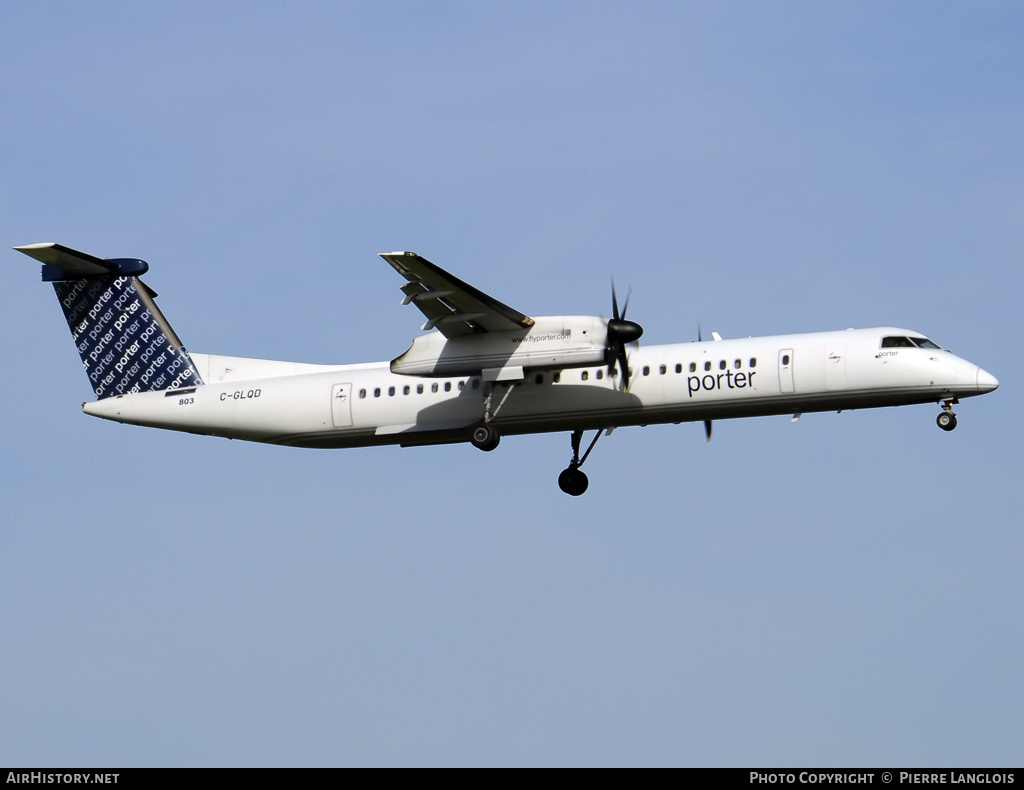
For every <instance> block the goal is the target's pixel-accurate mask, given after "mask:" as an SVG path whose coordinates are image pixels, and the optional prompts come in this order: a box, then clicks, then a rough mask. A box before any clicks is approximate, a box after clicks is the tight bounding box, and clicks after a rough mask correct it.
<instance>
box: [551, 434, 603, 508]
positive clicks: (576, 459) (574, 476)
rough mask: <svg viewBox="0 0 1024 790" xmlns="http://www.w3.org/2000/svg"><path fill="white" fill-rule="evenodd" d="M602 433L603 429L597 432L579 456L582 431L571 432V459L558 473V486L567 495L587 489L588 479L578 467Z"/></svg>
mask: <svg viewBox="0 0 1024 790" xmlns="http://www.w3.org/2000/svg"><path fill="white" fill-rule="evenodd" d="M603 433H604V431H603V430H599V431H598V432H597V436H595V437H594V440H593V441H592V442H591V443H590V446H589V447H587V451H586V452H585V453H583V457H582V458H581V457H580V442H582V441H583V431H573V432H572V437H571V438H570V439H569V441H570V443H571V444H572V460H571V461H570V462H569V466H568V467H567V468H566V469H563V470H562V473H561V474H560V475H558V487H559V488H561V489H562V490H563V491H564V492H565V493H567V494H568V495H569V496H580V495H581V494H583V493H584V492H585V491H586V490H587V486H588V485H590V481H589V480H588V479H587V476H586V475H585V474H584V473H583V472H581V471H580V467H581V466H583V462H584V461H586V460H587V456H589V455H590V451H591V450H593V449H594V445H595V444H597V440H598V439H600V438H601V434H603Z"/></svg>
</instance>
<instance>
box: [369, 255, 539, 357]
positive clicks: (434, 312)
mask: <svg viewBox="0 0 1024 790" xmlns="http://www.w3.org/2000/svg"><path fill="white" fill-rule="evenodd" d="M380 257H382V258H383V259H384V260H386V261H387V262H388V263H390V264H391V265H392V266H393V267H394V268H395V271H397V272H398V273H399V274H400V275H402V276H403V277H404V278H405V279H406V280H408V281H409V282H407V283H406V284H405V285H403V286H402V293H404V294H405V299H404V300H403V301H402V304H410V303H411V304H414V305H416V307H418V308H419V309H420V312H422V313H423V315H425V316H426V317H427V322H426V323H425V324H424V325H423V329H424V330H428V329H437V330H438V331H439V332H440V333H441V334H442V335H444V336H445V337H458V336H459V335H468V334H471V333H473V332H477V333H480V332H509V331H513V330H516V329H529V328H530V327H531V326H533V319H532V318H530V317H529V316H526V315H523V314H522V313H520V312H519V311H517V310H513V309H512V308H511V307H509V306H508V305H504V304H502V303H501V302H499V301H498V300H497V299H493V298H491V297H490V296H488V295H487V294H485V293H483V292H481V291H478V290H477V289H476V288H474V287H473V286H472V285H468V284H467V283H464V282H462V280H460V279H458V278H457V277H453V276H452V275H450V274H448V272H446V271H445V270H444V269H442V268H440V267H438V266H435V265H434V264H432V263H431V262H430V261H428V260H427V259H426V258H421V257H420V256H419V255H417V254H416V253H415V252H382V253H380Z"/></svg>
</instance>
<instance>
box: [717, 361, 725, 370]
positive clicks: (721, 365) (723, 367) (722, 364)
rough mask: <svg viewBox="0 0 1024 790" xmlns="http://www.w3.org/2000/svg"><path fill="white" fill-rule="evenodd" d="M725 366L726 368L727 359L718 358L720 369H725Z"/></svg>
mask: <svg viewBox="0 0 1024 790" xmlns="http://www.w3.org/2000/svg"><path fill="white" fill-rule="evenodd" d="M725 368H726V365H725V360H724V359H720V360H718V369H719V370H725Z"/></svg>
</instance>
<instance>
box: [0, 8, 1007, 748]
mask: <svg viewBox="0 0 1024 790" xmlns="http://www.w3.org/2000/svg"><path fill="white" fill-rule="evenodd" d="M3 16H4V24H3V30H4V46H3V48H2V54H0V64H2V71H0V108H2V109H0V129H2V131H0V140H2V143H3V144H2V146H0V216H2V218H3V219H2V222H0V227H3V228H4V229H5V231H6V232H5V234H4V235H5V237H6V245H7V246H8V247H12V246H15V245H20V244H30V243H35V242H42V241H57V242H60V243H63V244H66V245H68V246H71V247H75V248H77V249H82V250H85V251H88V252H91V253H93V254H96V255H100V256H104V257H123V256H134V257H141V258H144V259H146V260H147V261H149V263H150V265H151V272H150V273H149V275H148V276H147V278H146V280H147V283H148V284H149V285H150V286H151V287H153V288H154V289H155V290H156V291H158V292H159V293H160V304H161V307H162V308H163V310H164V312H165V313H166V314H167V315H168V317H169V318H170V320H171V321H172V323H173V324H174V327H175V329H176V330H177V331H178V334H179V335H181V337H182V338H183V340H184V341H185V343H186V344H187V345H188V346H189V348H190V349H192V350H195V351H203V352H214V353H223V354H229V355H237V356H257V357H267V358H274V359H295V360H300V361H308V362H323V363H335V362H337V363H341V362H355V361H370V360H378V359H390V358H392V357H394V356H396V355H397V354H398V353H400V352H402V351H404V350H405V349H406V348H407V347H408V345H409V343H410V342H411V339H412V337H413V336H415V334H416V333H417V332H418V326H419V324H420V323H421V320H422V319H421V317H420V316H419V314H418V313H416V312H415V311H413V310H411V309H410V308H402V307H401V305H400V301H401V293H400V291H399V290H398V289H399V286H400V282H399V281H398V279H397V277H396V275H395V274H394V272H393V271H392V270H391V269H390V267H389V266H387V264H386V263H384V262H383V261H381V260H380V259H379V258H377V257H376V253H377V252H382V251H389V250H394V249H411V250H415V251H417V252H419V253H421V254H422V255H424V256H426V257H427V258H429V259H430V260H433V261H434V262H436V263H437V264H439V265H441V266H442V267H445V268H447V269H449V270H451V271H452V272H453V273H455V274H456V275H457V276H459V277H461V278H463V279H465V280H467V281H468V282H471V283H473V284H474V285H476V286H477V287H479V288H481V289H482V290H484V291H486V292H488V293H490V294H492V295H493V296H495V297H496V298H498V299H500V300H501V301H504V302H506V303H508V304H510V305H512V306H513V307H515V308H517V309H520V310H522V311H524V312H526V313H529V314H537V315H546V314H559V313H569V314H579V313H584V314H594V313H604V314H606V315H607V314H608V313H609V312H610V296H609V278H610V277H611V276H612V275H614V276H615V277H616V278H617V282H618V283H619V284H620V287H622V286H626V285H632V287H633V289H634V293H633V298H632V301H631V306H630V318H634V319H636V320H637V321H639V322H641V323H642V324H643V325H644V327H645V330H646V333H645V341H649V342H673V341H681V340H688V339H692V338H693V337H694V336H695V335H696V331H697V322H698V320H699V321H700V322H701V324H702V326H703V329H704V332H705V333H708V332H710V331H712V330H714V331H718V332H720V333H721V334H722V335H723V336H726V337H736V336H746V335H754V334H773V333H778V332H790V331H814V330H820V329H833V328H843V327H847V326H872V325H878V324H894V325H898V326H908V327H911V328H914V329H916V330H919V331H921V332H923V333H925V334H927V335H928V336H930V337H932V338H933V339H934V340H935V341H936V342H938V343H940V344H941V345H944V346H946V347H949V348H951V349H953V350H954V351H955V352H957V353H958V354H960V355H961V356H964V357H966V358H968V359H971V360H972V361H974V362H976V363H978V364H980V365H981V366H982V367H984V368H986V369H987V370H989V371H991V372H993V373H994V374H995V375H996V376H997V377H998V378H999V379H1000V382H1001V387H1000V389H999V390H998V391H997V392H996V393H994V394H992V395H989V396H987V397H985V398H980V399H976V400H971V401H965V402H964V403H963V404H962V405H961V406H960V407H959V408H958V414H959V415H960V420H959V422H960V425H959V427H958V429H957V430H956V431H955V432H953V433H951V434H946V433H944V432H942V431H940V430H939V429H938V428H937V427H936V426H935V422H934V420H935V415H936V413H937V408H935V407H929V406H918V407H907V408H901V409H889V410H881V411H858V412H845V413H843V414H841V415H836V414H822V415H807V416H805V417H804V418H803V419H802V420H801V421H800V422H799V423H797V424H795V425H793V424H790V422H789V420H788V419H786V418H770V419H761V420H747V421H738V422H719V423H717V424H716V427H715V438H714V441H713V442H711V443H710V444H707V445H705V443H704V441H703V431H702V429H701V427H700V425H699V424H693V425H681V426H670V427H650V428H646V429H641V428H635V429H622V430H619V431H616V433H615V434H614V436H612V437H611V438H607V439H604V440H602V442H601V443H600V445H599V446H598V448H597V450H596V451H595V453H594V455H593V456H592V457H591V459H590V460H589V461H588V463H587V471H588V473H589V474H590V478H591V487H590V490H589V491H588V492H587V494H586V495H585V496H584V497H582V498H580V499H571V498H569V497H566V496H565V495H563V494H562V493H561V492H560V491H559V490H558V488H557V486H556V483H555V479H556V476H557V473H558V471H559V470H561V469H562V468H563V467H564V465H565V463H566V461H567V460H568V458H569V454H570V451H569V443H568V436H564V435H548V436H535V437H516V438H512V439H506V441H504V442H503V443H502V445H501V447H500V448H499V450H498V451H496V452H494V453H491V454H488V455H486V456H485V455H482V454H481V453H480V452H479V451H477V450H475V449H473V448H472V447H470V446H468V445H465V446H448V447H440V448H419V449H399V448H377V449H368V450H357V451H306V450H294V449H285V448H277V447H264V446H260V445H252V444H245V443H241V442H227V441H223V440H219V439H212V438H199V437H191V436H186V435H179V434H173V433H164V432H159V431H152V430H145V429H140V428H132V427H128V426H120V425H115V424H111V423H107V422H103V421H99V420H94V419H90V418H88V417H86V416H84V415H83V414H82V413H81V411H80V405H79V404H80V403H81V402H82V401H83V400H87V399H91V392H90V389H89V387H88V382H87V379H86V377H85V376H84V375H83V374H82V372H81V368H80V362H79V360H78V359H77V355H76V352H75V350H74V347H73V346H72V344H71V343H70V342H69V336H68V330H67V327H66V325H65V324H64V322H63V320H62V317H61V315H60V311H59V308H58V306H57V305H56V303H55V299H54V297H53V294H52V291H51V289H50V288H49V287H48V286H44V285H43V284H41V283H40V282H39V275H38V267H37V266H36V265H35V264H34V263H33V262H32V261H30V260H29V259H27V258H24V257H23V256H21V255H19V254H18V253H15V252H13V251H12V252H8V253H7V256H6V257H7V268H6V271H7V272H8V273H9V276H8V281H7V287H6V289H5V290H4V294H3V296H2V297H0V298H2V300H3V307H4V309H3V310H2V311H0V322H2V324H0V326H2V330H0V331H2V338H3V340H4V349H5V353H4V355H3V360H4V363H3V364H4V370H5V371H6V373H7V375H8V378H9V380H11V383H12V384H14V386H8V387H6V388H5V389H4V393H3V395H2V396H0V397H2V399H3V401H2V402H3V405H4V412H5V414H6V415H7V419H6V420H5V421H4V427H3V442H2V444H0V447H2V450H0V453H2V458H3V479H4V483H3V490H4V493H5V496H4V502H5V505H6V508H5V510H6V514H5V518H4V522H5V528H4V530H3V544H2V545H3V555H4V559H5V563H4V564H5V570H4V572H3V573H2V574H0V633H2V635H3V638H2V639H0V669H2V671H0V764H9V765H40V766H49V765H61V766H75V765H81V766H91V765H124V766H130V765H407V764H415V765H422V764H427V765H434V764H437V765H451V764H456V765H466V764H469V765H474V764H501V765H604V764H612V765H652V764H669V765H741V766H750V765H758V766H771V765H822V766H828V765H832V766H836V765H873V766H897V765H904V766H905V765H925V766H930V765H935V766H939V765H1012V764H1019V762H1020V754H1021V752H1020V743H1021V742H1022V741H1024V721H1022V716H1021V710H1022V709H1024V681H1022V679H1021V673H1020V667H1021V666H1024V642H1022V638H1024V622H1022V620H1021V616H1020V612H1019V608H1020V601H1021V600H1022V599H1024V582H1022V581H1021V574H1020V567H1021V562H1022V559H1024V539H1022V537H1021V535H1022V533H1021V528H1020V522H1021V505H1022V499H1021V491H1022V482H1024V481H1022V478H1021V471H1020V464H1021V447H1022V442H1021V439H1022V418H1021V412H1020V409H1019V408H1017V407H1016V404H1015V400H1016V399H1015V397H1014V393H1016V392H1019V390H1020V385H1021V373H1020V364H1019V361H1018V359H1017V358H1016V357H1013V358H1010V357H1007V356H1006V354H1005V353H1004V352H1005V351H1006V349H1008V348H1009V349H1010V350H1014V351H1015V353H1016V352H1017V349H1018V348H1019V346H1020V341H1019V338H1020V336H1021V330H1022V325H1021V319H1020V302H1021V295H1022V290H1024V289H1022V285H1024V275H1022V267H1021V257H1022V256H1021V251H1022V249H1024V187H1022V184H1024V165H1022V162H1024V157H1022V154H1024V143H1022V141H1024V101H1022V96H1024V56H1022V54H1021V47H1020V31H1021V30H1022V29H1024V10H1022V9H1021V8H1020V6H1019V5H1017V4H1013V3H986V4H981V5H978V4H970V5H969V4H961V3H863V4H848V3H773V4H753V3H751V4H741V3H716V4H707V3H695V4H688V3H641V4H635V3H630V4H626V3H588V4H578V3H550V2H548V3H527V2H522V3H488V4H475V3H469V4H461V3H446V4H429V3H366V4H356V3H347V4H339V3H312V2H310V3H298V4H296V3H288V4H285V3H260V4H257V5H256V6H255V7H254V6H253V5H252V4H245V3H219V4H200V3H179V4H175V5H174V6H168V5H166V4H157V3H118V2H106V3H104V2H99V3H90V4H77V3H63V2H56V3H35V4H14V5H10V6H8V7H7V8H6V10H5V12H4V15H3ZM15 378H16V379H17V381H16V382H14V381H13V380H14V379H15Z"/></svg>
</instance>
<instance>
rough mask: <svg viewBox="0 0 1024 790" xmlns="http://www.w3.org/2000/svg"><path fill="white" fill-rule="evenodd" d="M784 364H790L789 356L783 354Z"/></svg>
mask: <svg viewBox="0 0 1024 790" xmlns="http://www.w3.org/2000/svg"><path fill="white" fill-rule="evenodd" d="M782 364H783V365H788V364H789V354H783V355H782Z"/></svg>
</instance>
